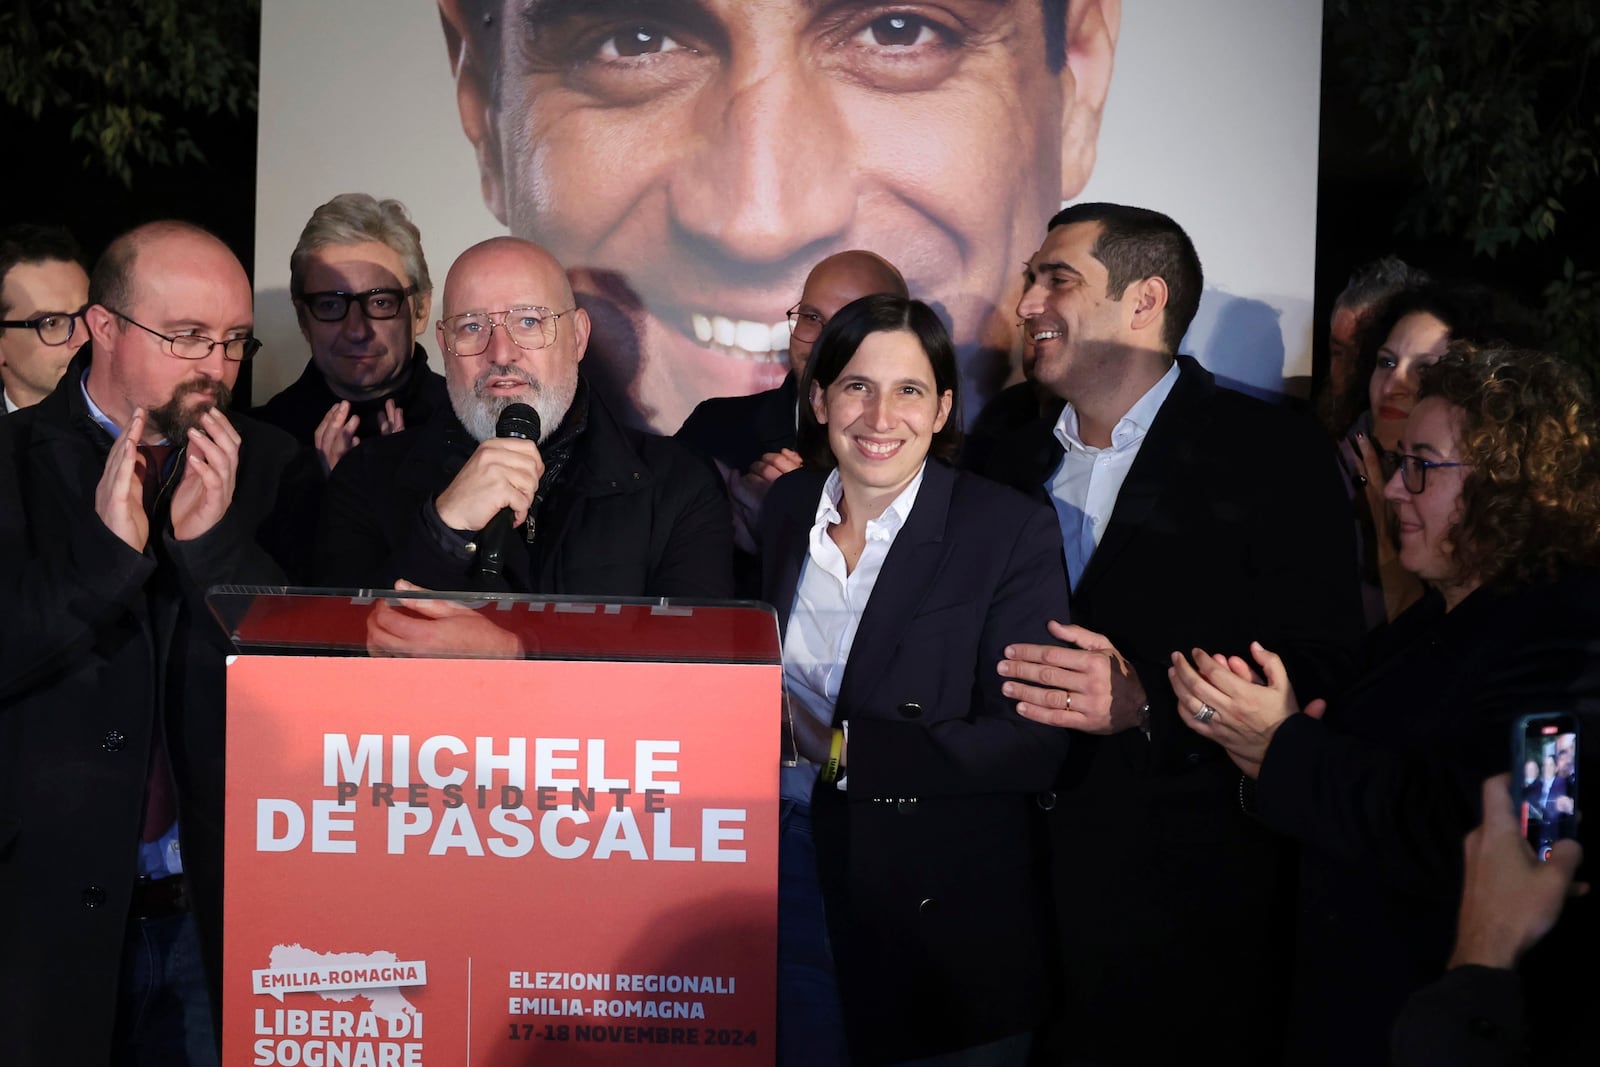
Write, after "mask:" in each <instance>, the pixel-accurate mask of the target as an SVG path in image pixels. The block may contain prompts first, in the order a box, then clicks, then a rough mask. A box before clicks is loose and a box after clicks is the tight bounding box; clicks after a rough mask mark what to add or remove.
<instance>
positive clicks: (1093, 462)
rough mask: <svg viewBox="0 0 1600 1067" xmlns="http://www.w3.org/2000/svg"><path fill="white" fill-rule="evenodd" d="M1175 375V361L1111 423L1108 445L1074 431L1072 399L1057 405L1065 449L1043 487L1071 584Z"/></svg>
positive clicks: (1058, 433)
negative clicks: (1089, 442) (1086, 440)
mask: <svg viewBox="0 0 1600 1067" xmlns="http://www.w3.org/2000/svg"><path fill="white" fill-rule="evenodd" d="M1177 381H1178V364H1177V363H1176V362H1174V363H1173V364H1172V366H1170V367H1168V368H1167V373H1165V374H1163V375H1162V376H1161V377H1160V379H1158V380H1157V381H1156V384H1154V385H1152V386H1151V387H1150V388H1149V389H1148V390H1147V391H1146V392H1145V394H1144V395H1143V396H1141V397H1140V398H1139V399H1138V400H1137V401H1136V402H1135V403H1134V405H1133V406H1132V407H1131V408H1129V409H1128V413H1127V414H1126V415H1124V416H1122V418H1120V419H1118V420H1117V424H1116V425H1115V426H1114V427H1112V429H1111V445H1110V447H1109V448H1095V447H1094V446H1092V445H1086V444H1084V443H1083V438H1082V437H1080V436H1079V434H1078V412H1077V411H1076V410H1075V409H1074V408H1073V406H1072V405H1071V404H1068V405H1067V406H1066V407H1065V408H1063V409H1062V411H1061V417H1060V418H1058V419H1057V420H1056V427H1055V434H1056V440H1057V441H1059V442H1061V447H1062V448H1064V449H1066V454H1065V455H1063V456H1062V457H1061V462H1060V463H1059V464H1057V466H1056V469H1055V473H1054V474H1052V475H1051V476H1050V480H1049V481H1048V482H1046V483H1045V488H1046V489H1047V490H1048V491H1049V493H1050V502H1051V503H1052V504H1054V505H1055V509H1056V519H1057V521H1059V522H1060V523H1061V552H1062V555H1063V556H1064V557H1065V559H1066V564H1067V580H1068V581H1069V582H1070V583H1071V584H1072V588H1074V589H1076V588H1077V587H1078V579H1079V578H1081V577H1083V572H1084V569H1085V568H1086V567H1088V566H1089V559H1090V557H1092V556H1093V555H1094V550H1095V549H1096V548H1098V547H1099V545H1100V538H1101V537H1102V536H1103V535H1104V534H1105V531H1106V526H1107V525H1109V524H1110V522H1111V513H1112V510H1113V509H1114V508H1115V507H1116V503H1117V494H1118V493H1120V492H1121V491H1122V483H1123V482H1125V481H1127V480H1128V472H1129V471H1130V470H1132V469H1133V461H1134V460H1135V459H1137V458H1138V456H1139V446H1140V445H1142V444H1143V443H1144V437H1145V434H1147V433H1149V432H1150V425H1151V423H1153V422H1155V419H1156V413H1157V412H1159V411H1160V410H1161V405H1162V404H1163V403H1165V402H1166V399H1167V396H1168V395H1169V394H1170V393H1171V392H1172V387H1173V385H1174V384H1176V382H1177Z"/></svg>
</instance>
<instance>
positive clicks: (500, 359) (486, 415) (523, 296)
mask: <svg viewBox="0 0 1600 1067" xmlns="http://www.w3.org/2000/svg"><path fill="white" fill-rule="evenodd" d="M513 308H516V309H518V313H517V315H516V317H515V323H514V326H513V327H512V328H508V326H507V322H508V319H510V316H508V315H507V314H506V313H507V312H509V311H511V309H513ZM534 308H542V309H543V311H541V312H538V313H535V312H533V311H532V309H534ZM461 316H474V318H473V319H463V318H461ZM540 322H542V323H543V324H544V326H543V328H542V329H541V328H540V327H539V326H538V325H537V324H538V323H540ZM530 324H532V329H531V330H530V328H529V327H530ZM513 328H514V329H515V330H516V331H518V332H517V335H516V336H513V332H512V331H513ZM530 333H531V334H532V336H530ZM486 335H487V336H486ZM457 339H459V340H460V341H461V343H460V344H457V343H456V341H457ZM438 340H439V348H440V349H441V350H442V351H443V352H444V353H445V365H444V377H445V384H446V385H447V386H448V387H449V389H450V404H451V406H452V407H453V408H454V409H455V412H456V417H457V418H459V419H460V420H461V424H462V425H463V426H465V427H466V429H467V432H468V433H470V434H472V436H473V437H475V438H477V439H478V440H479V441H485V440H488V439H489V438H490V437H493V436H494V432H495V423H496V422H497V421H498V419H499V417H500V414H501V413H502V412H503V411H504V410H505V409H506V407H508V406H509V405H511V404H513V403H525V404H531V405H532V406H533V408H534V410H535V411H537V412H538V413H539V420H540V426H541V428H542V429H543V432H544V435H545V436H548V435H549V434H551V433H553V432H554V431H555V429H556V427H557V426H559V425H560V423H561V421H562V419H563V418H565V417H566V413H567V409H568V408H569V407H570V406H571V405H572V400H573V397H574V396H576V394H577V389H578V364H579V362H581V361H582V359H583V356H584V353H585V352H586V351H587V350H588V347H589V316H588V315H587V314H586V313H585V312H584V310H583V309H582V308H579V307H574V302H573V299H572V286H571V285H570V284H568V282H567V272H566V271H565V270H563V269H562V267H561V264H560V263H558V262H557V261H556V258H555V257H554V256H552V255H551V254H550V253H549V252H546V251H545V250H544V249H542V248H540V247H539V246H538V245H536V244H534V243H533V242H531V241H524V240H522V239H521V238H518V237H495V238H491V239H490V240H487V241H483V242H481V243H479V244H475V245H473V246H472V247H471V248H469V249H467V250H466V251H465V252H463V253H461V255H460V256H458V257H456V261H455V262H454V263H453V264H451V265H450V273H449V274H448V275H446V276H445V280H444V317H443V318H442V319H441V320H440V321H439V326H438ZM479 347H481V351H477V352H474V351H473V350H474V349H475V348H479ZM461 349H465V350H466V351H467V352H468V353H470V354H467V355H463V354H462V351H461Z"/></svg>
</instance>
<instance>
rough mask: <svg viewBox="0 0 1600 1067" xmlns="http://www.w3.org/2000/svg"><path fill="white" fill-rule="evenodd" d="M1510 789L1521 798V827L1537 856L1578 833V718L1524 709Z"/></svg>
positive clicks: (1516, 737)
mask: <svg viewBox="0 0 1600 1067" xmlns="http://www.w3.org/2000/svg"><path fill="white" fill-rule="evenodd" d="M1512 748H1513V752H1514V759H1513V762H1512V767H1511V789H1512V794H1513V797H1514V798H1520V801H1521V803H1520V810H1521V813H1522V831H1523V833H1524V834H1525V835H1526V836H1527V838H1528V844H1530V845H1532V846H1533V851H1534V853H1535V854H1536V855H1538V857H1539V858H1540V859H1541V860H1543V859H1548V858H1549V857H1550V849H1551V847H1552V846H1554V845H1555V843H1556V842H1557V841H1561V840H1563V839H1565V838H1569V837H1576V836H1577V833H1578V720H1577V716H1575V715H1564V714H1551V715H1525V716H1523V717H1522V718H1521V719H1519V720H1517V727H1516V733H1515V735H1514V737H1513V745H1512Z"/></svg>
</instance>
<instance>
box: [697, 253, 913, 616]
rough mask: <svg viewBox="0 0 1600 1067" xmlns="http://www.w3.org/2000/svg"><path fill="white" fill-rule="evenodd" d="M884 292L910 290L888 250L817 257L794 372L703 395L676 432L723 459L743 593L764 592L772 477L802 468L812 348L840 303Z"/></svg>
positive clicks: (796, 325)
mask: <svg viewBox="0 0 1600 1067" xmlns="http://www.w3.org/2000/svg"><path fill="white" fill-rule="evenodd" d="M878 293H892V294H893V295H895V296H910V295H911V294H910V293H909V292H907V290H906V280H905V278H904V277H902V276H901V274H900V272H899V270H897V269H896V268H895V266H894V264H893V263H890V262H889V261H888V260H887V259H884V258H883V257H882V256H880V255H878V254H876V253H874V252H865V251H862V250H860V249H852V250H850V251H848V252H837V253H835V254H834V255H831V256H829V257H828V258H826V259H824V260H823V261H822V262H820V263H818V264H817V265H816V266H815V267H813V268H811V273H810V274H808V275H806V283H805V287H804V288H803V289H801V291H800V299H799V301H798V302H796V304H795V305H794V307H792V308H790V309H789V311H788V319H789V374H788V376H787V377H786V378H784V379H783V384H782V385H779V386H778V387H777V388H776V389H768V390H767V391H766V392H762V393H753V394H751V395H749V396H719V397H713V398H711V399H710V400H703V401H701V402H700V404H699V405H698V406H697V407H696V408H695V409H694V411H693V412H692V413H691V414H690V415H689V418H688V419H687V420H686V421H685V422H684V424H683V426H682V427H681V428H680V429H679V430H678V432H677V435H676V436H677V439H678V440H680V441H682V442H683V443H684V444H687V445H689V446H690V447H691V448H694V449H695V450H696V451H698V452H701V453H703V454H705V455H707V456H709V457H710V458H711V459H712V460H714V461H715V462H716V465H717V473H718V474H720V475H721V476H722V479H723V482H724V483H725V484H726V485H727V487H728V495H729V496H730V497H731V498H732V500H733V540H734V545H735V546H736V547H737V548H738V550H739V557H738V558H737V559H736V560H735V565H736V569H737V578H738V580H739V585H740V592H741V594H748V595H749V596H750V597H752V598H755V597H757V596H759V594H760V590H761V571H760V568H759V567H758V566H756V565H755V563H754V562H753V561H754V557H755V553H756V544H755V533H754V531H755V529H756V526H757V520H758V519H759V517H760V514H761V502H762V501H763V500H765V499H766V496H767V490H768V489H770V488H771V487H772V483H773V482H775V481H777V480H778V479H779V478H780V477H782V476H783V475H785V474H788V473H789V472H790V471H792V470H794V469H795V468H797V467H799V466H800V454H799V453H798V452H796V451H795V429H796V426H797V425H798V423H797V419H798V417H799V416H798V410H797V405H798V402H799V392H798V383H799V381H800V379H801V377H802V376H804V374H805V372H806V362H807V361H808V360H810V358H811V346H812V345H814V344H815V343H816V341H817V338H818V337H819V336H821V334H822V328H823V327H824V326H826V325H827V324H828V320H829V319H831V318H833V317H834V316H835V315H837V314H838V313H839V309H840V308H842V307H844V306H845V305H846V304H848V303H850V302H851V301H853V300H859V299H860V298H861V297H864V296H874V295H876V294H878Z"/></svg>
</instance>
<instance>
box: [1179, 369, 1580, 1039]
mask: <svg viewBox="0 0 1600 1067" xmlns="http://www.w3.org/2000/svg"><path fill="white" fill-rule="evenodd" d="M1390 462H1391V464H1392V466H1393V469H1394V474H1393V476H1392V477H1391V478H1390V479H1389V480H1388V483H1387V485H1386V486H1385V496H1386V498H1387V499H1388V501H1389V502H1390V504H1392V505H1393V508H1394V514H1395V519H1396V525H1397V529H1398V533H1399V546H1400V559H1401V561H1402V562H1403V563H1404V565H1405V567H1406V569H1407V570H1408V571H1410V572H1411V573H1413V574H1415V575H1416V576H1417V577H1418V578H1420V579H1421V580H1422V582H1423V584H1424V585H1425V586H1426V587H1427V589H1428V592H1427V594H1426V595H1425V596H1424V597H1423V599H1422V600H1421V601H1419V602H1418V603H1417V604H1416V605H1414V606H1413V607H1412V608H1410V609H1409V610H1408V611H1406V612H1405V613H1404V614H1403V615H1401V616H1400V617H1399V618H1398V619H1396V620H1395V621H1394V622H1393V623H1392V624H1391V625H1390V626H1388V627H1387V628H1384V629H1381V630H1379V631H1377V632H1376V633H1375V634H1374V635H1373V638H1372V640H1371V641H1370V643H1369V645H1370V647H1369V650H1368V652H1369V654H1368V657H1367V661H1366V670H1365V672H1364V673H1363V674H1362V675H1361V676H1360V677H1359V679H1358V680H1357V681H1356V683H1355V684H1354V685H1353V686H1351V687H1349V688H1348V689H1347V690H1346V691H1345V692H1344V693H1343V694H1342V695H1341V696H1340V697H1339V698H1338V699H1336V700H1334V701H1332V702H1331V703H1330V702H1326V701H1323V700H1315V701H1312V702H1311V703H1310V704H1309V705H1307V706H1306V707H1305V710H1304V712H1302V711H1301V710H1300V704H1299V702H1298V700H1297V699H1296V696H1295V694H1294V692H1293V691H1292V690H1291V689H1290V687H1289V685H1288V683H1287V681H1286V680H1285V675H1284V671H1283V666H1282V664H1281V662H1280V661H1279V660H1278V657H1277V656H1275V655H1273V654H1272V653H1271V652H1269V651H1267V650H1266V649H1264V648H1262V647H1261V646H1260V645H1254V646H1252V654H1253V656H1254V659H1255V661H1256V662H1255V665H1254V666H1255V667H1258V668H1259V670H1260V671H1261V673H1262V675H1264V678H1265V681H1264V682H1262V681H1260V680H1258V679H1256V678H1255V677H1253V676H1252V665H1248V664H1245V663H1244V662H1242V661H1241V660H1239V659H1238V658H1237V657H1235V658H1233V659H1232V660H1223V659H1222V658H1220V657H1214V656H1211V655H1209V654H1207V653H1206V652H1205V651H1204V650H1202V649H1193V650H1191V658H1186V657H1185V656H1183V655H1182V654H1179V653H1174V654H1173V667H1172V670H1171V672H1170V673H1171V677H1172V679H1173V687H1174V689H1175V690H1176V692H1177V693H1178V700H1179V706H1180V707H1181V708H1183V709H1184V710H1186V711H1188V712H1189V713H1190V714H1189V717H1188V719H1187V720H1186V721H1187V722H1188V725H1190V726H1191V727H1192V728H1193V729H1194V730H1195V731H1196V732H1198V733H1200V734H1202V735H1204V736H1206V737H1209V738H1211V739H1212V740H1214V741H1216V742H1217V743H1218V744H1220V745H1222V746H1223V748H1225V749H1226V750H1227V751H1228V754H1229V755H1230V756H1231V757H1232V758H1233V760H1234V762H1235V763H1237V764H1238V766H1239V767H1240V768H1241V770H1243V771H1244V774H1245V777H1244V778H1243V779H1242V780H1241V782H1240V802H1241V804H1244V805H1246V806H1247V808H1248V809H1249V810H1252V811H1253V812H1254V813H1255V814H1256V815H1258V816H1259V817H1260V818H1261V819H1262V820H1263V821H1265V822H1266V823H1267V824H1268V825H1270V826H1272V827H1273V828H1274V829H1276V830H1278V831H1280V832H1281V833H1284V834H1287V835H1289V836H1291V837H1293V838H1295V839H1297V840H1298V841H1299V842H1300V843H1301V845H1302V854H1301V881H1300V908H1299V915H1298V930H1297V931H1296V935H1297V941H1296V950H1297V961H1296V988H1295V991H1294V993H1295V996H1294V1001H1295V1008H1294V1013H1293V1015H1292V1017H1291V1028H1290V1032H1291V1039H1290V1040H1291V1047H1290V1049H1289V1051H1288V1054H1287V1056H1286V1058H1285V1059H1286V1062H1290V1063H1294V1064H1317V1063H1330V1064H1333V1063H1337V1064H1353V1063H1360V1064H1368V1063H1374V1064H1375V1063H1384V1062H1387V1060H1388V1055H1387V1041H1388V1030H1389V1026H1390V1023H1391V1022H1392V1021H1393V1019H1394V1017H1395V1015H1396V1013H1397V1012H1398V1010H1399V1008H1400V1006H1401V1005H1402V1004H1403V1003H1404V1001H1405V999H1406V997H1407V995H1408V994H1409V993H1410V992H1411V991H1412V990H1413V989H1416V988H1418V987H1419V986H1421V985H1423V984H1425V983H1427V982H1429V981H1431V980H1432V979H1434V978H1436V977H1437V976H1438V975H1439V974H1440V973H1442V971H1443V969H1444V967H1445V963H1446V961H1447V960H1448V958H1449V954H1450V946H1451V943H1452V937H1453V932H1454V918H1455V908H1456V904H1457V901H1458V900H1459V896H1460V891H1461V841H1462V837H1463V836H1464V835H1465V834H1466V833H1467V831H1468V830H1470V829H1471V828H1472V827H1473V826H1474V825H1475V824H1476V823H1477V822H1478V821H1479V817H1480V803H1481V793H1480V783H1481V782H1482V781H1483V779H1484V778H1485V777H1487V776H1489V775H1491V774H1495V773H1497V772H1503V771H1504V770H1506V769H1507V767H1509V765H1510V758H1511V747H1510V740H1511V734H1512V723H1513V721H1514V720H1515V719H1516V717H1517V716H1520V715H1523V714H1528V713H1534V712H1552V711H1565V712H1574V713H1578V714H1580V715H1587V714H1589V713H1591V712H1593V711H1594V710H1595V709H1596V708H1597V707H1600V571H1597V569H1596V568H1597V566H1600V426H1597V424H1596V421H1595V413H1594V409H1593V402H1592V397H1591V394H1590V391H1589V387H1588V385H1587V382H1586V381H1585V380H1584V378H1583V376H1582V375H1581V374H1580V372H1578V371H1577V370H1575V369H1574V368H1572V367H1569V366H1567V365H1565V364H1563V363H1561V362H1560V361H1559V360H1557V359H1555V358H1554V357H1552V356H1548V355H1544V354H1542V353H1536V352H1524V351H1517V350H1511V349H1483V350H1478V349H1474V348H1471V347H1469V346H1465V345H1461V344H1455V345H1452V346H1451V348H1450V350H1449V352H1448V354H1447V355H1446V356H1445V357H1444V358H1443V359H1441V360H1440V361H1439V362H1438V363H1436V364H1434V365H1432V366H1430V367H1427V368H1425V369H1423V370H1422V372H1421V376H1420V388H1419V390H1418V399H1417V402H1416V405H1415V406H1414V407H1413V408H1412V410H1411V412H1410V414H1409V416H1408V417H1407V419H1406V421H1405V426H1404V429H1403V430H1402V431H1401V433H1400V435H1399V438H1398V440H1397V441H1396V442H1395V449H1394V452H1393V454H1392V456H1391V457H1390ZM1596 737H1597V738H1600V733H1597V734H1596ZM1506 803H1507V804H1510V803H1512V799H1511V797H1509V796H1508V797H1507V798H1506ZM1594 923H1595V920H1594V907H1593V905H1592V904H1589V903H1588V902H1580V903H1579V904H1578V905H1577V906H1575V907H1574V908H1573V909H1570V910H1569V914H1568V916H1567V917H1566V918H1565V919H1564V920H1563V925H1564V926H1566V927H1568V928H1569V931H1571V932H1570V933H1569V934H1568V935H1562V934H1561V933H1560V932H1559V931H1558V933H1557V934H1556V935H1555V936H1553V937H1552V938H1551V941H1552V942H1553V943H1554V944H1555V945H1556V946H1557V947H1556V949H1555V950H1554V951H1553V952H1552V953H1547V954H1546V956H1547V957H1548V956H1550V955H1560V954H1561V952H1562V949H1563V946H1566V947H1567V948H1570V947H1571V946H1573V945H1575V944H1577V943H1580V942H1582V943H1586V944H1588V945H1591V946H1592V945H1593V944H1594V943H1595V942H1594V940H1593V939H1592V936H1591V935H1592V932H1593V926H1594ZM1578 927H1582V928H1583V929H1582V930H1581V931H1579V930H1577V929H1576V928H1578ZM1534 970H1535V971H1537V970H1538V967H1537V965H1535V967H1534ZM1591 970H1592V969H1591ZM1528 979H1529V983H1530V990H1531V989H1532V988H1534V987H1535V986H1537V985H1539V984H1540V982H1539V979H1538V978H1537V976H1536V975H1535V974H1529V975H1528ZM1584 996H1587V997H1588V998H1589V1000H1588V1002H1587V1003H1588V1004H1589V1005H1590V1008H1591V1009H1592V1005H1593V1004H1595V1003H1600V999H1597V998H1596V991H1595V990H1594V989H1592V988H1586V987H1584V986H1583V985H1582V983H1579V982H1575V981H1571V980H1570V979H1569V980H1567V981H1565V982H1564V983H1552V984H1551V988H1550V990H1549V991H1547V992H1541V994H1540V995H1539V996H1534V995H1532V994H1531V993H1530V996H1529V1007H1530V1014H1531V1015H1533V1016H1534V1017H1535V1020H1534V1030H1535V1031H1536V1032H1542V1031H1539V1027H1540V1026H1541V1025H1543V1022H1542V1021H1543V1020H1545V1019H1547V1018H1552V1019H1555V1020H1556V1021H1557V1022H1562V1023H1566V1024H1570V1023H1571V1021H1572V1020H1573V1019H1575V1018H1587V1017H1588V1014H1587V1013H1588V1011H1589V1010H1590V1009H1579V1010H1576V1011H1573V1012H1570V1013H1569V1014H1567V1015H1566V1016H1565V1017H1563V1010H1564V1008H1565V1006H1567V1005H1571V1004H1580V1003H1583V1001H1582V1000H1581V997H1584Z"/></svg>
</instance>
